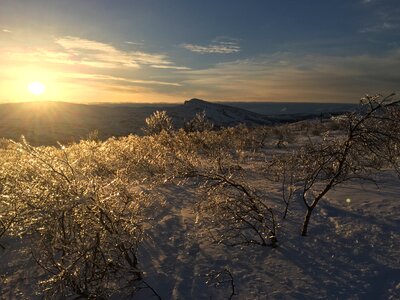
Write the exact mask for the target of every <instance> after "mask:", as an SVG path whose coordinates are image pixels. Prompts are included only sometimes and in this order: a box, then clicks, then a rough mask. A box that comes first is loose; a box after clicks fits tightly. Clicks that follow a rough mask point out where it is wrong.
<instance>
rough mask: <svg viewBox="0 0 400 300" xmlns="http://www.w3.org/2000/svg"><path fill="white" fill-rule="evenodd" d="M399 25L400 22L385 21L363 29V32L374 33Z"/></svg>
mask: <svg viewBox="0 0 400 300" xmlns="http://www.w3.org/2000/svg"><path fill="white" fill-rule="evenodd" d="M398 27H399V24H396V23H391V22H383V23H382V24H378V25H374V26H370V27H366V28H364V29H362V30H361V31H360V32H361V33H372V32H382V31H387V30H393V29H396V28H398Z"/></svg>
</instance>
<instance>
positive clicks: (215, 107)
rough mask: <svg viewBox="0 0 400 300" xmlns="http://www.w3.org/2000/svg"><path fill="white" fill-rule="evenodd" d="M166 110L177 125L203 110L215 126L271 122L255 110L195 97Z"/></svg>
mask: <svg viewBox="0 0 400 300" xmlns="http://www.w3.org/2000/svg"><path fill="white" fill-rule="evenodd" d="M166 111H167V112H168V114H169V115H170V116H171V117H172V119H173V121H174V123H175V124H176V125H177V126H178V127H181V126H183V124H184V122H185V121H188V120H190V119H192V118H193V117H194V116H195V115H196V114H197V113H201V112H203V111H204V112H205V114H206V117H207V119H208V120H209V121H211V122H212V123H213V124H214V125H215V126H217V127H227V126H235V125H238V124H245V125H249V126H252V125H271V124H272V123H273V121H272V119H271V118H269V117H267V116H264V115H261V114H258V113H255V112H251V111H248V110H245V109H242V108H238V107H233V106H229V105H224V104H219V103H212V102H208V101H205V100H201V99H197V98H193V99H190V100H187V101H185V102H184V103H183V105H178V106H175V107H170V108H168V109H166Z"/></svg>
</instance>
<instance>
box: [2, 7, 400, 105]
mask: <svg viewBox="0 0 400 300" xmlns="http://www.w3.org/2000/svg"><path fill="white" fill-rule="evenodd" d="M0 54H1V55H0V66H1V67H0V102H13V101H37V100H46V101H47V100H52V101H70V102H82V103H93V102H182V101H184V100H186V99H190V98H195V97H196V98H201V99H205V100H210V101H274V102H279V101H285V102H288V101H289V102H290V101H294V102H296V101H297V102H349V103H350V102H354V103H355V102H357V101H359V99H360V98H361V97H363V96H364V95H365V94H377V93H381V94H389V93H392V92H396V91H397V92H399V87H400V1H399V0H324V1H321V0H301V1H300V0H280V1H276V0H248V1H244V0H202V1H198V0H196V1H195V0H168V1H166V0H0ZM37 81H38V82H41V83H43V84H44V85H45V87H46V90H45V92H44V93H43V94H41V95H40V96H38V95H33V94H32V93H30V92H29V91H28V89H27V86H28V85H29V84H30V83H31V82H37Z"/></svg>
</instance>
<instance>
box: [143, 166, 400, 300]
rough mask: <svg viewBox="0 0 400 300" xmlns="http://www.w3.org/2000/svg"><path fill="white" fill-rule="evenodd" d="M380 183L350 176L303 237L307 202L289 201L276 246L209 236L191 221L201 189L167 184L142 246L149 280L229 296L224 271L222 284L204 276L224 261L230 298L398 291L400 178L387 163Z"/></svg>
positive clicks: (187, 294) (173, 293) (157, 285)
mask: <svg viewBox="0 0 400 300" xmlns="http://www.w3.org/2000/svg"><path fill="white" fill-rule="evenodd" d="M377 183H378V184H379V187H377V186H376V185H375V184H373V183H372V182H351V183H348V184H346V185H344V186H342V187H341V188H338V189H337V190H335V191H332V192H331V193H330V194H328V197H327V198H326V199H325V200H324V201H323V202H321V205H320V207H319V208H318V209H317V211H316V212H315V215H314V216H313V218H312V220H311V226H310V231H309V235H308V236H307V237H302V236H300V234H299V233H300V224H301V218H302V216H303V213H304V207H302V204H301V203H300V202H299V201H294V202H293V205H292V206H291V210H290V215H289V217H288V218H287V221H283V222H282V223H281V230H280V232H279V233H278V239H279V247H277V248H270V247H261V246H243V247H228V246H224V245H222V244H213V243H211V242H210V241H208V239H207V238H206V237H207V234H206V232H198V231H197V227H196V224H195V221H196V215H195V213H194V203H195V202H196V201H194V200H195V199H196V197H198V196H199V195H196V193H195V192H194V191H193V190H191V188H187V187H186V188H185V187H176V186H171V185H167V186H165V187H164V190H163V194H164V195H165V197H166V201H165V206H164V207H163V208H162V209H160V211H159V212H158V222H157V225H156V226H155V227H154V228H153V230H152V232H151V240H150V241H149V242H147V243H146V244H145V245H144V246H143V247H142V248H141V250H140V254H141V259H142V267H143V270H145V272H146V277H147V282H148V283H149V284H150V285H151V286H152V287H153V288H154V289H155V290H156V291H157V292H158V293H159V295H160V296H161V297H162V298H163V299H227V298H229V296H230V295H231V292H232V289H231V285H230V284H231V282H230V277H229V276H228V275H227V274H226V273H223V274H222V275H221V277H222V278H223V279H224V280H226V281H227V282H226V284H225V285H221V286H220V287H218V288H216V287H214V286H213V285H212V280H211V282H209V284H206V282H207V281H210V277H207V274H209V273H210V272H212V271H223V270H224V269H227V270H229V271H230V272H231V274H232V277H233V283H234V285H235V295H234V298H233V299H314V298H319V299H399V297H400V214H399V212H400V202H399V199H398V197H399V179H398V178H397V176H396V175H395V174H394V173H393V172H391V171H387V172H382V173H381V174H379V176H378V177H377ZM255 184H258V183H257V182H255ZM138 295H140V296H141V299H148V297H149V294H148V293H146V292H145V291H143V292H140V293H139V294H138Z"/></svg>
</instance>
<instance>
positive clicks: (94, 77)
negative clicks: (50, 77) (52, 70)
mask: <svg viewBox="0 0 400 300" xmlns="http://www.w3.org/2000/svg"><path fill="white" fill-rule="evenodd" d="M59 75H60V76H61V77H63V78H70V79H87V80H95V81H106V82H113V81H114V82H122V83H128V84H134V85H137V84H140V85H166V86H181V85H180V84H179V83H174V82H165V81H157V80H137V79H129V78H125V77H117V76H110V75H101V74H82V73H60V74H59Z"/></svg>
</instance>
